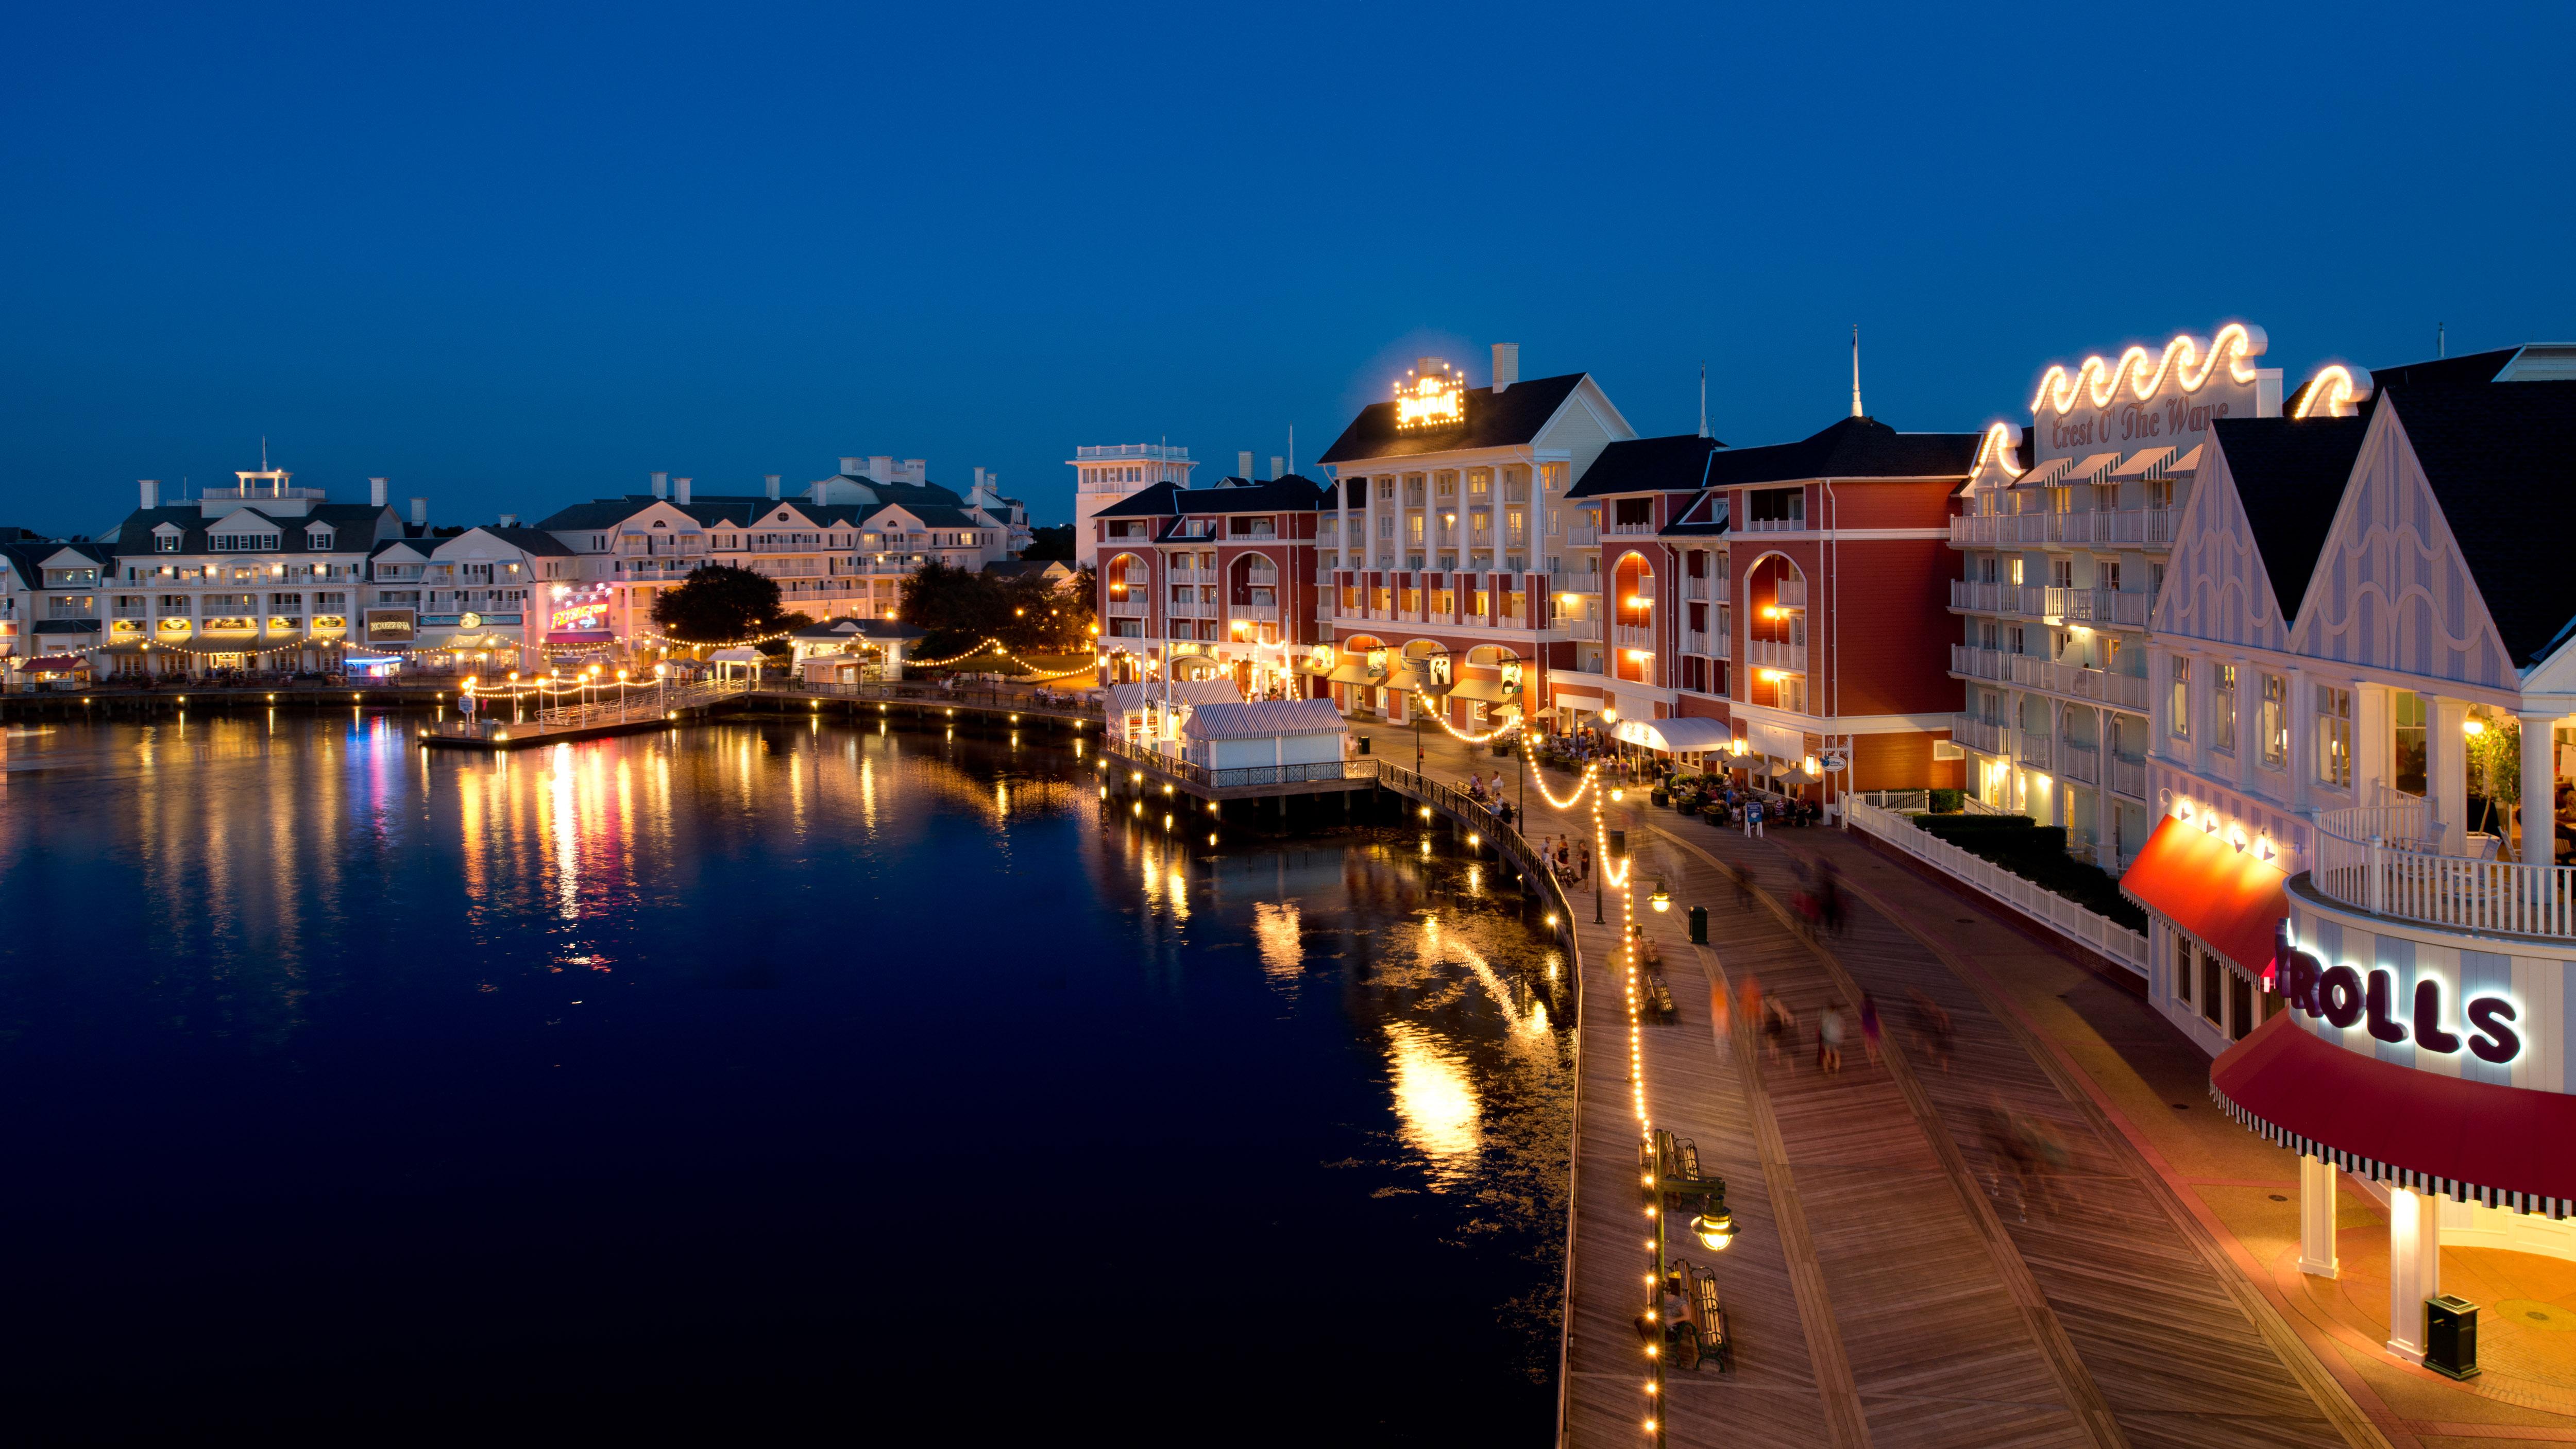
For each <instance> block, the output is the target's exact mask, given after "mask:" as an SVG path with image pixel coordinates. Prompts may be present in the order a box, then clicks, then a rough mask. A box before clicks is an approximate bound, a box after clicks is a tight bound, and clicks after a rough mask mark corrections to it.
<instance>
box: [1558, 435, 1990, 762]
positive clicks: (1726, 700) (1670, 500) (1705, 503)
mask: <svg viewBox="0 0 2576 1449" xmlns="http://www.w3.org/2000/svg"><path fill="white" fill-rule="evenodd" d="M1978 441H1979V438H1978V435H1977V434H1975V433H1900V432H1897V431H1896V430H1895V429H1893V428H1890V427H1889V426H1887V425H1886V424H1885V423H1882V422H1879V421H1877V420H1876V419H1873V418H1867V417H1852V418H1846V419H1843V420H1842V421H1839V422H1837V423H1835V424H1834V425H1833V426H1831V427H1829V428H1826V429H1825V430H1824V431H1822V432H1820V433H1817V434H1816V435H1814V436H1813V437H1810V438H1806V439H1803V440H1801V441H1798V442H1794V443H1781V444H1775V445H1772V446H1767V447H1758V448H1727V447H1723V446H1721V445H1719V444H1717V443H1716V442H1714V441H1713V440H1711V439H1708V438H1700V437H1667V438H1639V439H1635V440H1632V441H1625V442H1616V443H1612V444H1610V445H1609V446H1608V447H1606V448H1604V449H1603V450H1602V451H1601V454H1600V456H1599V458H1598V459H1597V460H1595V461H1594V463H1593V464H1592V466H1591V467H1590V468H1589V469H1587V470H1586V471H1585V472H1584V474H1583V475H1582V477H1581V479H1580V480H1579V481H1578V482H1577V483H1576V484H1575V486H1574V488H1573V490H1572V492H1571V493H1569V494H1568V495H1567V499H1566V501H1567V504H1568V506H1569V507H1571V508H1573V509H1575V510H1577V511H1578V514H1579V517H1578V521H1577V523H1576V525H1575V527H1577V528H1579V529H1580V530H1581V531H1582V532H1583V533H1584V534H1586V535H1592V536H1597V538H1598V540H1599V544H1598V549H1599V555H1598V557H1599V562H1598V565H1597V569H1595V570H1577V569H1572V568H1569V570H1568V571H1567V573H1566V575H1565V578H1566V580H1567V581H1568V582H1567V583H1566V584H1565V585H1561V587H1563V588H1565V589H1566V590H1567V591H1568V592H1572V591H1574V588H1575V587H1576V586H1577V585H1578V584H1579V583H1580V581H1583V580H1586V579H1593V580H1598V582H1599V586H1600V589H1601V591H1602V592H1601V593H1600V596H1599V598H1598V602H1597V608H1594V609H1587V610H1585V612H1589V613H1594V614H1596V615H1597V616H1598V617H1602V618H1604V619H1606V621H1607V630H1606V633H1607V637H1606V638H1603V639H1599V640H1598V641H1597V642H1596V641H1594V640H1591V639H1583V638H1576V639H1573V640H1569V641H1566V642H1564V643H1562V644H1552V645H1551V646H1550V647H1551V657H1550V661H1549V671H1548V672H1549V677H1550V680H1551V684H1552V688H1553V704H1554V707H1555V710H1556V714H1557V716H1558V719H1559V721H1560V723H1562V724H1596V723H1600V722H1601V720H1602V717H1603V716H1605V715H1607V716H1611V717H1613V724H1614V728H1615V730H1616V732H1617V733H1619V734H1620V735H1621V736H1622V737H1624V738H1627V739H1630V740H1632V741H1633V742H1636V743H1639V744H1642V745H1645V746H1647V747H1649V748H1655V749H1659V750H1664V751H1667V752H1669V753H1674V754H1680V755H1691V754H1702V755H1703V756H1704V755H1705V752H1709V751H1712V750H1724V751H1726V752H1728V753H1731V754H1733V755H1734V756H1735V758H1736V759H1737V760H1738V761H1739V764H1738V768H1739V769H1741V770H1743V771H1744V772H1745V773H1746V774H1747V775H1748V776H1750V777H1752V778H1755V779H1756V780H1758V781H1764V782H1768V783H1771V784H1774V785H1779V786H1785V787H1791V788H1797V789H1802V790H1806V791H1807V792H1808V793H1810V794H1816V795H1820V796H1821V798H1825V799H1831V798H1832V797H1833V795H1834V794H1836V793H1838V792H1840V791H1842V790H1845V789H1849V790H1879V789H1899V788H1918V787H1922V786H1925V785H1941V786H1953V787H1955V786H1956V785H1958V784H1959V782H1960V776H1961V767H1960V765H1959V763H1958V762H1957V760H1956V759H1955V758H1938V756H1954V757H1955V754H1956V751H1955V750H1954V749H1952V748H1946V746H1947V745H1948V739H1949V726H1950V723H1951V719H1952V717H1953V714H1954V713H1955V710H1956V708H1957V706H1956V703H1955V700H1956V697H1957V685H1956V684H1955V683H1953V682H1952V681H1951V680H1950V679H1949V677H1948V675H1947V673H1946V672H1945V671H1944V670H1943V668H1942V651H1941V650H1940V649H1939V648H1937V647H1935V646H1936V645H1938V644H1941V643H1945V642H1947V637H1948V633H1949V632H1950V628H1949V621H1948V618H1947V616H1946V605H1947V597H1946V593H1945V590H1946V589H1947V588H1948V581H1949V578H1950V574H1951V572H1952V569H1953V568H1954V565H1953V564H1952V562H1951V560H1950V556H1949V554H1950V550H1949V518H1950V514H1951V512H1952V509H1953V507H1954V506H1955V505H1954V503H1953V497H1954V495H1955V494H1956V493H1957V492H1958V491H1959V489H1960V487H1961V485H1962V484H1964V483H1965V482H1966V480H1967V477H1968V474H1969V471H1970V469H1971V468H1972V467H1973V465H1974V463H1975V460H1976V453H1977V445H1978ZM1557 651H1562V655H1563V658H1562V662H1560V659H1559V657H1558V653H1557ZM1587 676H1588V677H1587ZM1587 687H1588V689H1589V690H1590V691H1591V692H1592V695H1591V698H1589V699H1587V698H1586V690H1587ZM1667 720H1669V721H1673V722H1674V723H1673V724H1671V725H1669V726H1668V725H1665V724H1663V723H1661V722H1663V721H1667ZM1837 756H1839V757H1841V759H1842V760H1843V761H1844V762H1845V764H1846V765H1847V770H1846V772H1845V773H1843V774H1841V775H1835V774H1833V773H1832V772H1831V771H1830V770H1827V771H1825V774H1826V776H1827V778H1826V779H1824V780H1818V779H1817V778H1816V776H1815V775H1814V774H1813V773H1811V772H1810V769H1809V766H1810V762H1813V763H1814V764H1817V765H1826V764H1830V763H1831V761H1832V759H1833V758H1834V757H1837Z"/></svg>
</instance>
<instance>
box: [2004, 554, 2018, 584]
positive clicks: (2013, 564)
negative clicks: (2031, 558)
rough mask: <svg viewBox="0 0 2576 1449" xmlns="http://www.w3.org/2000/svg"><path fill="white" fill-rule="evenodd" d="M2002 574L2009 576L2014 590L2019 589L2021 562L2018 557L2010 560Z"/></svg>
mask: <svg viewBox="0 0 2576 1449" xmlns="http://www.w3.org/2000/svg"><path fill="white" fill-rule="evenodd" d="M2004 572H2005V573H2006V574H2008V575H2010V576H2011V578H2012V586H2013V587H2014V588H2016V589H2017V588H2020V587H2021V560H2020V559H2019V558H2018V557H2016V558H2014V559H2012V560H2011V561H2010V562H2009V563H2008V564H2007V565H2006V566H2005V569H2004Z"/></svg>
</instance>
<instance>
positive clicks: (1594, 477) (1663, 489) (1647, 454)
mask: <svg viewBox="0 0 2576 1449" xmlns="http://www.w3.org/2000/svg"><path fill="white" fill-rule="evenodd" d="M1725 447H1726V445H1725V444H1724V443H1721V442H1719V441H1718V440H1716V439H1715V438H1703V437H1700V436H1699V435H1697V434H1695V433H1683V434H1680V435H1678V436H1675V437H1670V438H1631V439H1629V440H1627V441H1626V442H1620V443H1612V444H1611V445H1610V446H1608V447H1606V448H1603V449H1602V450H1601V456H1600V457H1598V458H1595V459H1593V460H1592V466H1591V467H1589V468H1586V469H1584V470H1583V477H1582V479H1581V480H1580V481H1578V482H1577V483H1576V484H1575V485H1574V487H1573V489H1572V490H1571V491H1569V492H1568V493H1567V494H1566V495H1565V496H1566V497H1568V498H1592V497H1597V496H1599V495H1601V494H1604V493H1696V492H1698V491H1699V490H1700V489H1701V488H1702V487H1705V486H1706V485H1707V481H1708V473H1709V470H1710V466H1711V465H1710V456H1709V455H1711V454H1712V453H1718V452H1721V451H1722V450H1723V449H1724V448H1725Z"/></svg>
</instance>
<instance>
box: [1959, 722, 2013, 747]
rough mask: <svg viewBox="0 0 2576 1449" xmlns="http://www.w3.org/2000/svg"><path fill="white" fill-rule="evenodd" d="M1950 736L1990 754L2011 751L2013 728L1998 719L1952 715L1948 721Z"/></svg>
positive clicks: (1960, 742)
mask: <svg viewBox="0 0 2576 1449" xmlns="http://www.w3.org/2000/svg"><path fill="white" fill-rule="evenodd" d="M1950 738H1951V739H1952V740H1953V741H1955V742H1957V743H1959V744H1963V745H1966V746H1968V747H1969V748H1970V749H1975V750H1983V751H1985V752H1986V753H1987V754H1990V755H2009V754H2011V753H2012V752H2013V728H2012V726H2010V725H2008V724H2004V723H2003V722H2001V721H1999V720H1990V719H1979V718H1977V717H1976V716H1975V715H1972V714H1962V715H1957V716H1954V717H1952V719H1951V721H1950Z"/></svg>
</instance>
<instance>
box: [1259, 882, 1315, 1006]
mask: <svg viewBox="0 0 2576 1449" xmlns="http://www.w3.org/2000/svg"><path fill="white" fill-rule="evenodd" d="M1298 930H1299V924H1298V916H1297V903H1296V902H1295V901H1281V902H1277V903H1273V902H1270V901H1259V902H1256V903H1254V905H1253V907H1252V939H1253V942H1254V944H1256V945H1258V946H1259V947H1260V948H1261V970H1262V974H1264V975H1266V976H1268V977H1269V978H1270V981H1271V984H1272V985H1274V986H1279V987H1283V988H1284V987H1293V986H1295V985H1296V984H1297V975H1298V973H1299V972H1300V971H1302V970H1304V969H1305V966H1306V948H1305V945H1304V944H1303V943H1302V942H1300V941H1299V940H1298V939H1297V937H1298Z"/></svg>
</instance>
